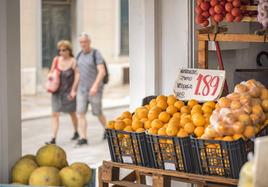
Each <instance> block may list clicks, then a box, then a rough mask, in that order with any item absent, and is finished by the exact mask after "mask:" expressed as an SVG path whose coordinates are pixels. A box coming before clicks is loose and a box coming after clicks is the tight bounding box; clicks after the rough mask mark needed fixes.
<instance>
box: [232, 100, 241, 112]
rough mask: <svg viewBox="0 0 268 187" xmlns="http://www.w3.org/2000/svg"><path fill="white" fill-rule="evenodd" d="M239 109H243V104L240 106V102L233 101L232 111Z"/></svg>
mask: <svg viewBox="0 0 268 187" xmlns="http://www.w3.org/2000/svg"><path fill="white" fill-rule="evenodd" d="M239 108H241V104H240V102H239V101H236V100H235V101H232V102H231V109H232V110H236V109H239Z"/></svg>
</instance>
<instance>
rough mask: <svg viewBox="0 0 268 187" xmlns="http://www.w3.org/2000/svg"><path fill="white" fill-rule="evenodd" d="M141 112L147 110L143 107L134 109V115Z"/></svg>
mask: <svg viewBox="0 0 268 187" xmlns="http://www.w3.org/2000/svg"><path fill="white" fill-rule="evenodd" d="M141 110H147V108H146V107H144V106H141V107H138V108H136V110H135V113H136V114H137V113H138V112H139V111H141Z"/></svg>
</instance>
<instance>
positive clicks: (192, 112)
mask: <svg viewBox="0 0 268 187" xmlns="http://www.w3.org/2000/svg"><path fill="white" fill-rule="evenodd" d="M194 114H201V115H202V114H203V111H202V109H192V110H191V115H194Z"/></svg>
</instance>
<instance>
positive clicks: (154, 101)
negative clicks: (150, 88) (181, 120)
mask: <svg viewBox="0 0 268 187" xmlns="http://www.w3.org/2000/svg"><path fill="white" fill-rule="evenodd" d="M156 103H157V102H156V99H152V100H151V101H150V103H149V106H150V108H153V107H155V106H156Z"/></svg>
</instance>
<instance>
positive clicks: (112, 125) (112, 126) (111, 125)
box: [106, 120, 115, 129]
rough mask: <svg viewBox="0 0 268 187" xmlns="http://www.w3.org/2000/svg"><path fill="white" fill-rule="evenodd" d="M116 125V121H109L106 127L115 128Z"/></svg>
mask: <svg viewBox="0 0 268 187" xmlns="http://www.w3.org/2000/svg"><path fill="white" fill-rule="evenodd" d="M114 125H115V121H114V120H112V121H108V123H107V124H106V128H108V129H114Z"/></svg>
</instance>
